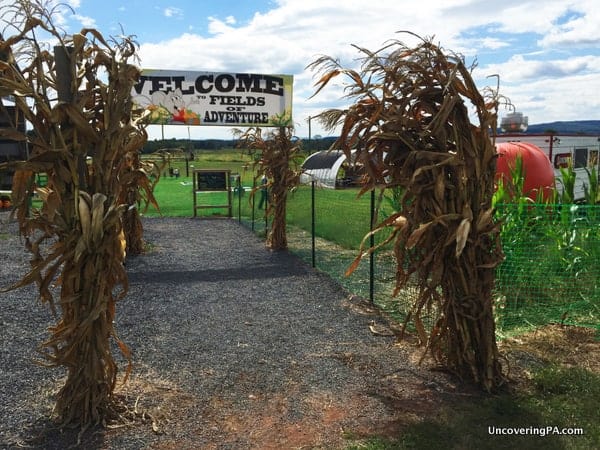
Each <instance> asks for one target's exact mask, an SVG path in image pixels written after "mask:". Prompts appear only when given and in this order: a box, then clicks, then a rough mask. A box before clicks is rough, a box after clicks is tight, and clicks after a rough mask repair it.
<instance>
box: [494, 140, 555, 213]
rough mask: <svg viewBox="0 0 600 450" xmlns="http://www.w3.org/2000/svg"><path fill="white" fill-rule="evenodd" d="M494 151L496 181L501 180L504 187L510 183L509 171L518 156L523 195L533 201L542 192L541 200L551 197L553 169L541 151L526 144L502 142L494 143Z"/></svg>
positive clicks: (513, 166) (534, 146)
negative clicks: (496, 159) (521, 171)
mask: <svg viewBox="0 0 600 450" xmlns="http://www.w3.org/2000/svg"><path fill="white" fill-rule="evenodd" d="M496 151H497V152H498V161H497V163H496V180H499V179H500V178H503V179H504V185H507V183H509V182H510V180H511V171H513V170H514V168H515V166H516V160H517V156H518V155H520V156H521V159H522V161H523V174H524V183H523V194H524V195H526V196H527V197H529V198H530V199H532V200H534V201H535V200H537V199H538V192H542V198H543V200H547V199H549V198H550V197H551V195H552V191H553V190H554V169H553V168H552V163H551V162H550V160H549V159H548V156H547V155H546V154H545V153H544V152H543V151H542V149H540V148H539V147H538V146H536V145H534V144H530V143H528V142H502V143H496Z"/></svg>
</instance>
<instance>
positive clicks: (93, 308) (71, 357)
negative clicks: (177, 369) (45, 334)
mask: <svg viewBox="0 0 600 450" xmlns="http://www.w3.org/2000/svg"><path fill="white" fill-rule="evenodd" d="M1 17H2V20H3V21H4V22H5V24H7V25H6V26H5V28H4V32H3V39H0V55H1V56H2V61H1V62H0V71H1V72H2V77H0V95H1V96H2V97H3V98H4V97H6V96H9V95H10V96H12V98H13V99H14V104H15V106H16V109H17V111H18V112H19V113H20V114H23V115H24V116H25V119H26V120H27V121H28V122H29V123H30V124H31V127H32V128H33V132H32V133H31V135H30V136H26V135H18V133H17V132H16V131H15V130H13V131H12V135H13V136H12V137H13V138H16V139H22V140H27V141H28V144H29V148H30V151H31V156H30V157H29V159H28V160H27V161H25V162H22V163H20V164H17V169H19V170H20V171H19V172H17V176H16V177H15V180H14V186H13V187H14V194H15V195H14V200H15V203H16V206H17V209H16V215H17V218H18V219H19V222H20V231H21V233H22V235H23V236H24V238H25V244H26V246H27V248H28V250H29V251H30V252H31V253H32V258H31V269H30V271H29V272H28V273H27V274H26V275H25V276H24V277H23V279H22V280H21V281H20V282H19V283H18V284H17V285H15V286H12V288H16V287H19V286H23V285H26V284H30V283H34V282H35V283H37V285H38V287H39V295H40V298H41V300H42V301H43V302H47V303H49V305H50V306H51V308H52V310H53V311H55V314H57V315H58V316H59V317H58V322H57V323H56V325H54V326H53V327H51V328H50V337H49V338H48V339H47V341H46V342H44V343H43V344H42V345H41V346H40V351H41V353H42V355H43V356H44V358H45V360H46V363H47V365H49V366H61V367H65V368H66V369H67V380H66V383H65V385H64V386H63V387H62V389H61V390H60V392H59V393H58V395H57V401H56V402H57V403H56V408H55V411H56V413H57V416H58V417H57V419H58V420H59V422H60V423H61V424H62V425H67V424H74V425H79V426H82V427H86V426H88V425H90V424H93V423H100V422H103V421H104V420H105V419H107V418H109V417H110V415H111V413H112V412H113V407H114V397H113V395H112V393H113V390H114V388H115V384H116V381H117V373H118V368H117V365H116V364H115V361H114V359H113V356H112V353H111V345H110V344H111V340H113V341H114V342H116V344H117V345H118V346H119V348H120V350H121V351H122V353H123V354H124V356H125V357H126V358H127V359H128V360H129V359H130V352H129V350H128V348H127V347H126V346H125V344H124V343H122V342H121V341H120V340H119V338H118V337H117V335H116V332H115V329H114V327H113V320H114V317H115V306H116V302H117V301H118V300H119V299H120V298H122V297H123V296H124V295H125V293H126V291H127V275H126V272H125V270H124V268H123V259H124V245H123V242H124V236H123V229H122V225H121V216H122V212H123V211H122V210H123V206H122V205H120V203H119V202H118V201H117V197H118V195H119V193H120V191H121V187H120V180H119V177H118V174H119V171H118V168H119V166H120V165H121V164H122V162H123V161H124V159H125V156H126V155H127V154H131V153H135V152H137V151H138V150H139V149H140V148H141V146H142V145H143V143H144V142H145V139H146V134H145V132H144V131H143V128H142V127H141V125H139V124H136V123H135V122H133V121H132V120H131V117H130V116H131V102H130V92H131V87H132V86H133V84H134V83H135V81H136V80H137V77H138V76H139V70H138V69H137V68H136V67H135V66H133V65H131V64H130V63H128V60H129V59H131V58H132V57H134V56H135V46H134V43H133V42H132V41H131V40H130V39H128V38H122V39H120V40H118V41H114V42H111V43H110V44H109V42H107V41H106V40H105V39H104V38H103V36H102V35H101V34H100V33H99V32H97V31H96V30H93V29H84V30H82V31H81V33H78V34H74V35H73V36H72V37H66V36H64V35H63V34H62V33H61V32H60V31H59V30H58V29H56V28H55V27H54V25H53V23H52V16H51V13H49V12H48V11H47V10H45V9H44V3H42V2H36V1H33V2H32V1H25V0H23V1H17V2H16V3H13V4H12V5H11V6H3V7H2V14H1ZM48 34H49V35H50V36H51V37H52V40H53V41H56V42H57V47H55V49H54V51H51V50H48V49H46V47H45V46H44V43H43V42H42V41H40V40H39V36H42V35H48ZM57 93H58V98H57V97H56V96H57ZM2 107H4V105H2ZM39 172H45V173H46V174H47V175H48V184H47V186H46V187H44V188H38V189H37V191H36V194H37V195H38V196H39V198H40V199H41V201H42V206H41V207H40V208H34V209H32V210H31V211H28V207H27V205H28V202H29V197H30V196H31V195H32V194H33V192H32V183H31V180H32V177H31V174H34V173H39ZM53 285H54V286H57V287H58V288H59V290H60V294H59V299H58V302H57V301H56V299H55V298H54V296H55V295H57V294H56V292H55V291H54V289H53V288H52V286H53ZM56 303H58V305H56ZM56 306H59V308H56ZM129 370H130V367H129V366H128V367H127V372H126V376H125V378H126V377H127V374H128V373H129Z"/></svg>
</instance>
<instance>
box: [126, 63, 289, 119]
mask: <svg viewBox="0 0 600 450" xmlns="http://www.w3.org/2000/svg"><path fill="white" fill-rule="evenodd" d="M292 86H293V76H292V75H261V74H248V73H218V72H188V71H176V70H142V75H141V77H140V79H139V82H138V83H136V84H135V86H134V87H133V90H132V92H131V94H132V97H133V107H134V109H144V110H146V111H148V121H149V123H153V124H161V125H177V124H179V125H224V126H229V127H257V126H258V127H260V126H263V127H282V126H291V125H292Z"/></svg>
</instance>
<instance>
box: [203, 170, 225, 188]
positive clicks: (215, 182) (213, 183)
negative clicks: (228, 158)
mask: <svg viewBox="0 0 600 450" xmlns="http://www.w3.org/2000/svg"><path fill="white" fill-rule="evenodd" d="M196 173H197V177H198V178H197V187H198V190H199V191H226V190H228V186H227V177H228V174H229V172H228V171H224V170H215V171H208V170H202V171H198V172H196Z"/></svg>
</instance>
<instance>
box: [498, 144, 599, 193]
mask: <svg viewBox="0 0 600 450" xmlns="http://www.w3.org/2000/svg"><path fill="white" fill-rule="evenodd" d="M502 142H529V143H530V144H533V145H536V146H537V147H539V148H540V149H541V150H542V151H543V152H544V153H546V155H547V156H548V159H549V160H550V162H551V163H552V166H553V167H554V178H555V180H556V188H557V190H558V191H559V192H562V189H563V183H562V176H561V173H560V169H561V168H566V167H568V165H569V163H572V164H573V168H574V171H575V174H576V177H575V188H574V195H575V200H576V201H581V200H584V199H585V190H584V187H587V185H588V184H589V177H588V171H589V172H591V170H592V168H594V167H595V168H596V173H598V175H599V176H600V167H599V165H598V155H599V152H600V135H577V134H550V133H547V134H546V133H545V134H524V133H514V134H512V133H501V134H498V135H497V136H496V143H502Z"/></svg>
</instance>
